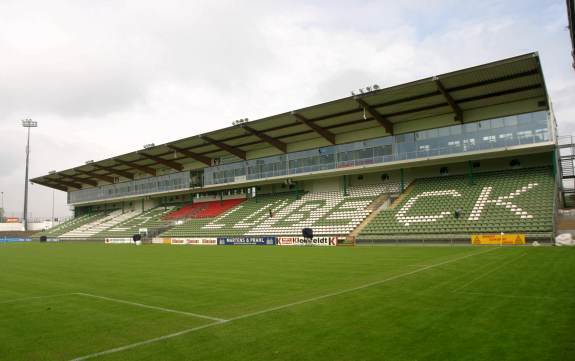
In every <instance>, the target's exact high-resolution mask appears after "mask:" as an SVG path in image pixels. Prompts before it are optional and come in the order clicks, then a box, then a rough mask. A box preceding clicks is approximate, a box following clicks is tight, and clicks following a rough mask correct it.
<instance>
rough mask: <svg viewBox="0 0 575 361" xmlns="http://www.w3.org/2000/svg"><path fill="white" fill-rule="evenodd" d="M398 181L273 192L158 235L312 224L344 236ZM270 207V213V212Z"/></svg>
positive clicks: (287, 231) (281, 229)
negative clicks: (298, 194) (338, 188)
mask: <svg viewBox="0 0 575 361" xmlns="http://www.w3.org/2000/svg"><path fill="white" fill-rule="evenodd" d="M396 188H397V184H393V183H391V182H390V183H379V184H372V185H361V186H353V187H350V188H349V189H348V194H347V195H343V194H342V193H341V192H338V191H335V192H313V193H306V194H304V195H303V196H301V197H300V198H299V199H295V197H294V195H293V194H275V195H266V196H258V197H257V198H252V199H249V200H247V201H245V202H243V203H241V204H239V205H237V206H236V207H234V208H231V209H230V210H229V211H227V212H225V213H223V214H221V215H220V216H218V217H215V218H213V219H190V220H188V221H186V222H185V223H184V224H182V225H179V226H176V227H174V228H173V229H171V230H169V231H167V232H164V233H162V234H161V237H225V236H227V237H238V236H301V230H302V228H304V227H311V228H313V230H314V234H316V235H318V236H328V235H329V236H346V235H348V234H349V233H350V232H351V231H352V230H353V229H354V228H356V227H357V226H358V225H359V224H360V223H361V222H362V221H363V220H364V219H365V217H367V216H368V215H369V214H370V213H371V209H368V206H369V205H370V204H372V202H373V201H374V199H376V198H377V197H378V196H379V195H380V194H382V193H390V192H396ZM270 211H271V214H270Z"/></svg>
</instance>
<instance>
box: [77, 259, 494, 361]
mask: <svg viewBox="0 0 575 361" xmlns="http://www.w3.org/2000/svg"><path fill="white" fill-rule="evenodd" d="M496 249H500V248H490V249H488V250H486V251H481V252H473V253H472V254H468V255H465V256H462V257H457V258H453V259H449V260H447V261H443V262H439V263H436V264H432V265H429V266H425V267H422V268H418V269H416V270H413V271H410V272H406V273H401V274H398V275H395V276H391V277H388V278H384V279H382V280H379V281H374V282H370V283H366V284H364V285H361V286H357V287H352V288H347V289H345V290H341V291H337V292H332V293H328V294H325V295H322V296H317V297H312V298H308V299H305V300H302V301H297V302H292V303H287V304H285V305H281V306H276V307H271V308H267V309H265V310H261V311H257V312H251V313H246V314H244V315H241V316H237V317H233V318H230V319H227V320H222V321H218V322H212V323H208V324H206V325H203V326H198V327H193V328H188V329H186V330H182V331H179V332H175V333H170V334H167V335H164V336H160V337H155V338H151V339H148V340H144V341H140V342H136V343H132V344H129V345H125V346H120V347H116V348H112V349H109V350H105V351H100V352H96V353H93V354H89V355H85V356H81V357H77V358H74V359H71V360H70V361H83V360H88V359H91V358H94V357H98V356H104V355H109V354H112V353H116V352H120V351H126V350H130V349H133V348H135V347H139V346H144V345H148V344H151V343H154V342H158V341H162V340H167V339H170V338H173V337H178V336H182V335H185V334H188V333H190V332H195V331H199V330H203V329H206V328H209V327H212V326H217V325H222V324H225V323H229V322H232V321H236V320H241V319H244V318H248V317H253V316H258V315H261V314H264V313H268V312H272V311H277V310H281V309H284V308H289V307H293V306H297V305H301V304H305V303H309V302H314V301H318V300H322V299H325V298H329V297H334V296H339V295H342V294H345V293H350V292H354V291H359V290H362V289H365V288H368V287H372V286H375V285H380V284H382V283H386V282H389V281H393V280H396V279H399V278H403V277H406V276H410V275H413V274H416V273H419V272H423V271H426V270H428V269H431V268H435V267H439V266H443V265H445V264H448V263H452V262H457V261H460V260H462V259H465V258H469V257H473V256H477V255H480V254H484V253H487V252H491V251H494V250H496Z"/></svg>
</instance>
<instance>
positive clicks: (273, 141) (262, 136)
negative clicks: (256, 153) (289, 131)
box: [241, 124, 287, 153]
mask: <svg viewBox="0 0 575 361" xmlns="http://www.w3.org/2000/svg"><path fill="white" fill-rule="evenodd" d="M241 127H242V128H244V129H245V130H247V131H248V132H249V133H251V134H253V135H255V136H256V137H258V138H260V139H261V140H263V141H264V142H266V143H268V144H270V145H271V146H273V147H276V148H277V149H279V150H281V151H282V152H283V153H287V144H285V143H284V142H282V141H281V140H277V139H276V138H273V137H270V136H269V135H267V134H265V133H264V132H260V131H259V130H256V129H254V128H252V127H250V126H248V125H245V124H242V125H241Z"/></svg>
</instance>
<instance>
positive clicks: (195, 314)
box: [74, 292, 227, 322]
mask: <svg viewBox="0 0 575 361" xmlns="http://www.w3.org/2000/svg"><path fill="white" fill-rule="evenodd" d="M74 294H75V295H78V296H85V297H92V298H99V299H102V300H106V301H111V302H117V303H124V304H126V305H131V306H137V307H142V308H149V309H152V310H158V311H163V312H171V313H177V314H179V315H185V316H192V317H197V318H203V319H206V320H211V321H217V322H225V321H227V320H224V319H223V318H218V317H212V316H206V315H201V314H199V313H192V312H186V311H179V310H174V309H171V308H164V307H158V306H151V305H146V304H143V303H138V302H132V301H126V300H120V299H117V298H112V297H106V296H99V295H94V294H91V293H83V292H76V293H74Z"/></svg>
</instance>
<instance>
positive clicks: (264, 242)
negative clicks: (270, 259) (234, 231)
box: [218, 237, 276, 246]
mask: <svg viewBox="0 0 575 361" xmlns="http://www.w3.org/2000/svg"><path fill="white" fill-rule="evenodd" d="M218 244H219V245H224V246H240V245H255V246H273V245H274V244H276V237H218Z"/></svg>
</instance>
